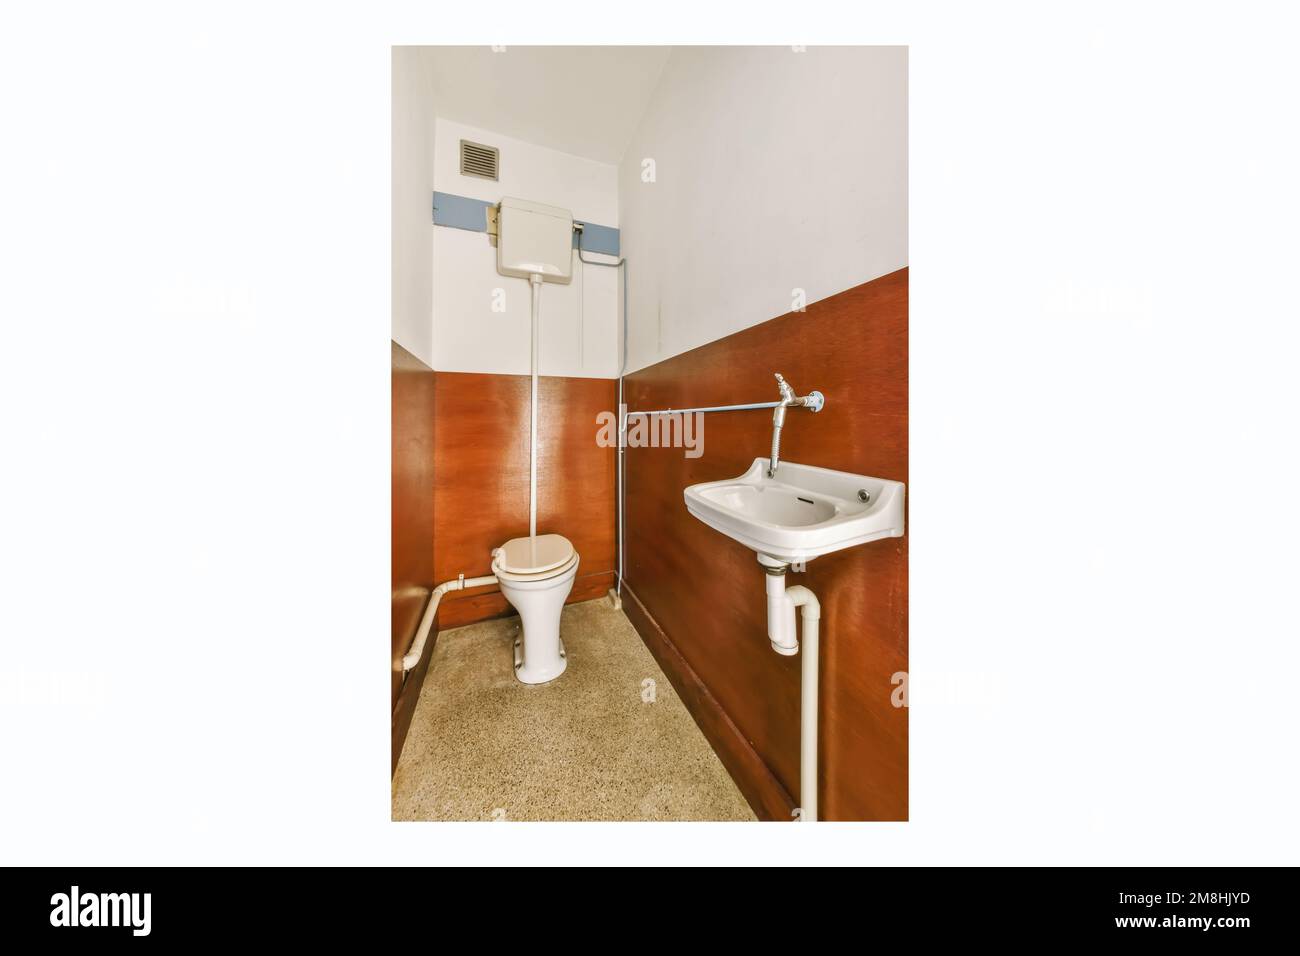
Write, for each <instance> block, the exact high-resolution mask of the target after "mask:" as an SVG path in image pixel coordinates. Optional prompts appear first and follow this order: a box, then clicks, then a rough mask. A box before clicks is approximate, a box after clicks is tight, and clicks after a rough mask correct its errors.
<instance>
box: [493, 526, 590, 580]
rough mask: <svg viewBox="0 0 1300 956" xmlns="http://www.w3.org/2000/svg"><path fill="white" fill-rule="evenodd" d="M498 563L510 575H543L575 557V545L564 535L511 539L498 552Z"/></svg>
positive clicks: (542, 535) (541, 535)
mask: <svg viewBox="0 0 1300 956" xmlns="http://www.w3.org/2000/svg"><path fill="white" fill-rule="evenodd" d="M495 557H496V563H497V564H498V565H499V566H500V567H501V570H503V571H506V572H508V573H510V574H541V573H542V572H543V571H550V570H551V569H553V568H558V567H559V566H560V565H562V564H564V563H565V562H566V561H568V560H569V559H570V558H571V557H573V544H572V543H571V542H570V541H569V539H568V538H566V537H565V536H564V535H562V534H539V535H538V536H537V537H535V538H511V539H510V540H509V541H507V542H506V543H505V544H503V545H501V547H500V548H498V549H497V550H496V554H495Z"/></svg>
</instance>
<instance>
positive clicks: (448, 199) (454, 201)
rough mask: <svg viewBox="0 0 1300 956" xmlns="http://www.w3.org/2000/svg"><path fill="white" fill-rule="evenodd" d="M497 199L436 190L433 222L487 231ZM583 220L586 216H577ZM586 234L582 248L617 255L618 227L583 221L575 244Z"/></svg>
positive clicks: (574, 237) (575, 234)
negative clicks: (491, 211) (494, 201)
mask: <svg viewBox="0 0 1300 956" xmlns="http://www.w3.org/2000/svg"><path fill="white" fill-rule="evenodd" d="M495 205H496V203H491V202H488V201H487V200H486V199H471V198H469V197H468V196H456V195H453V194H452V193H440V192H435V193H434V194H433V224H434V225H435V226H450V227H451V228H452V229H468V230H469V231H470V232H487V211H488V209H489V208H490V207H492V206H495ZM575 221H576V222H582V220H580V219H579V220H575ZM579 235H581V237H582V251H583V252H590V253H600V254H601V255H606V256H617V255H618V250H619V237H618V230H617V229H615V228H614V227H613V226H602V225H600V224H599V223H594V222H582V232H581V234H579V233H578V232H577V231H576V230H575V231H574V233H573V247H574V248H575V249H576V248H578V237H579Z"/></svg>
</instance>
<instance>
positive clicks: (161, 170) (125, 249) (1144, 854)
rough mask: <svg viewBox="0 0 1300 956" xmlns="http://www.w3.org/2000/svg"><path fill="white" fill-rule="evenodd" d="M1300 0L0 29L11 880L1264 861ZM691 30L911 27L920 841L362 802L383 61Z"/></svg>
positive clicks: (369, 701) (3, 822)
mask: <svg viewBox="0 0 1300 956" xmlns="http://www.w3.org/2000/svg"><path fill="white" fill-rule="evenodd" d="M503 6H504V7H505V8H507V9H502V7H503ZM850 9H852V10H854V11H855V12H854V13H853V14H852V16H854V17H855V18H856V19H854V20H853V21H851V22H850V21H846V20H845V19H844V18H845V17H847V16H849V15H850V14H849V13H848V11H849V10H850ZM1283 9H1284V8H1283V7H1281V6H1280V5H1277V6H1274V5H1267V4H1241V3H1238V4H1231V5H1229V4H1220V5H1209V4H1196V5H1189V4H1142V5H1138V4H1131V3H1127V4H1118V3H1090V4H1080V5H1076V6H1073V7H1071V8H1070V9H1068V10H1062V9H1060V8H1059V7H1058V5H1047V4H1034V3H1022V4H1012V3H981V4H969V3H966V4H962V3H949V4H939V3H933V4H924V5H921V4H914V5H906V6H904V5H902V4H888V5H873V4H858V5H856V6H854V7H852V8H850V7H848V6H846V5H844V4H824V5H817V4H813V3H807V2H805V3H800V4H796V5H789V4H781V5H776V4H765V5H764V4H758V5H753V4H751V5H750V6H748V7H746V8H745V9H744V14H743V16H741V15H740V13H739V10H740V8H738V7H735V6H734V5H733V6H732V7H729V8H724V9H722V10H720V11H718V12H706V11H705V10H704V9H703V8H702V7H701V6H700V5H699V4H698V3H690V4H679V3H654V4H649V5H645V6H642V7H638V6H629V5H618V4H614V5H610V4H609V3H607V2H606V3H599V4H573V5H571V6H570V7H568V8H567V9H563V10H561V11H560V13H559V15H556V13H555V10H556V7H555V6H554V5H550V6H546V7H544V8H538V7H536V6H534V5H526V4H521V3H506V4H498V5H494V7H493V8H492V9H491V10H490V11H487V12H485V13H483V14H480V15H479V16H480V17H481V19H480V22H478V23H473V22H470V21H469V20H467V19H465V17H466V14H465V13H464V11H463V8H451V7H447V6H445V5H433V4H427V3H420V4H415V3H412V4H404V5H397V4H393V5H386V6H384V5H376V4H367V5H364V6H363V5H359V4H358V5H356V6H355V7H354V8H353V9H352V10H351V11H350V12H339V11H336V10H325V9H323V8H321V7H320V6H319V5H314V4H306V3H301V4H283V5H267V4H232V3H225V4H221V5H215V4H214V5H211V6H210V7H208V8H207V9H202V8H198V9H196V8H193V7H189V6H187V7H186V8H185V9H181V8H180V7H179V6H178V5H175V4H162V3H158V4H114V5H112V6H111V7H107V6H104V5H96V4H89V3H85V4H59V5H46V6H41V7H35V6H32V7H29V8H28V9H26V10H19V9H17V8H16V7H15V6H9V7H6V9H5V12H4V14H3V15H2V16H3V21H4V22H3V26H2V27H0V35H3V36H4V37H5V44H4V45H5V51H4V55H3V56H0V98H3V111H2V113H0V115H2V116H3V120H2V121H0V122H3V134H4V140H5V145H4V147H3V149H2V150H0V197H2V198H0V242H2V243H3V258H0V263H3V265H2V267H0V268H2V270H3V273H4V275H3V279H2V280H0V329H2V333H0V334H2V335H3V339H2V340H0V409H3V412H2V414H3V422H4V436H3V446H2V447H3V451H4V454H3V459H4V466H3V467H4V471H3V479H0V480H2V485H0V561H2V564H0V580H2V581H3V598H2V600H0V642H2V648H3V651H2V653H3V656H2V657H0V766H3V768H4V787H3V790H0V846H3V848H4V849H3V859H4V862H6V863H40V864H75V865H90V864H134V863H140V864H143V863H151V864H169V863H348V862H351V863H360V862H403V863H443V862H452V861H462V862H474V863H498V862H505V861H520V862H537V863H553V862H559V863H568V862H577V861H583V860H587V861H601V862H605V863H610V864H680V863H683V862H727V863H760V862H762V863H768V862H775V861H795V860H798V861H805V862H813V861H824V862H831V861H837V862H862V863H936V862H944V863H957V862H962V863H1011V862H1017V863H1115V864H1121V863H1147V864H1180V863H1199V864H1217V863H1265V862H1269V863H1282V862H1288V863H1294V862H1296V856H1297V852H1296V851H1297V846H1298V844H1300V839H1298V838H1297V823H1296V815H1295V806H1296V804H1297V798H1298V797H1300V793H1298V792H1297V791H1298V790H1300V788H1298V787H1297V769H1296V768H1297V762H1296V760H1295V741H1294V735H1295V732H1296V729H1297V723H1298V722H1297V715H1296V710H1295V705H1294V700H1295V698H1296V693H1295V689H1294V684H1295V681H1296V678H1297V674H1300V654H1298V652H1297V644H1296V638H1297V615H1296V611H1295V599H1294V594H1295V592H1296V580H1297V570H1298V568H1297V557H1296V548H1295V545H1294V542H1295V540H1296V538H1297V530H1298V528H1297V525H1298V522H1297V512H1298V510H1300V504H1298V502H1300V481H1297V478H1298V476H1297V473H1296V472H1297V468H1296V465H1297V462H1296V450H1295V435H1296V427H1295V423H1294V415H1295V411H1296V409H1297V408H1300V400H1298V399H1300V396H1298V395H1297V391H1298V386H1297V375H1296V374H1295V357H1296V354H1297V344H1300V343H1297V331H1296V330H1297V319H1300V309H1298V308H1297V295H1296V285H1297V283H1296V281H1295V274H1296V263H1297V252H1298V251H1300V250H1297V241H1296V233H1297V226H1296V224H1297V222H1298V221H1300V208H1298V207H1300V202H1298V199H1300V195H1298V187H1297V182H1300V177H1297V174H1296V170H1297V169H1300V149H1298V146H1300V143H1298V141H1297V124H1296V122H1295V114H1296V97H1295V91H1296V90H1297V89H1300V75H1298V74H1300V61H1297V59H1296V58H1295V56H1294V38H1295V36H1296V31H1295V24H1294V23H1293V22H1287V20H1286V19H1285V18H1286V14H1285V13H1284V12H1282V11H1283ZM761 10H762V11H765V12H763V13H762V14H761V15H760V11H761ZM819 11H820V12H819ZM729 12H730V15H729ZM489 20H490V22H489ZM597 25H599V26H597ZM689 38H694V39H696V40H699V41H706V40H707V41H725V42H731V43H778V44H789V43H806V44H817V43H840V44H842V43H863V44H869V43H902V44H908V45H909V46H910V48H911V56H910V62H911V143H910V155H911V217H910V219H911V265H912V288H913V297H912V311H911V423H912V431H911V441H912V444H911V454H912V459H911V475H912V484H911V487H910V488H909V497H910V501H911V506H912V507H911V518H912V520H911V526H910V528H909V531H910V534H911V535H912V546H911V549H910V550H911V562H912V564H911V582H912V587H911V667H912V670H911V675H912V680H911V691H912V701H911V703H912V710H911V807H912V821H911V822H910V823H907V824H884V825H869V824H867V825H821V826H818V827H775V826H769V827H760V826H757V825H755V826H740V825H715V826H707V827H706V826H702V825H700V826H671V825H663V826H650V825H635V826H634V825H627V826H613V825H520V824H478V825H426V824H392V823H389V822H388V815H389V792H388V786H387V781H388V760H389V756H388V734H389V691H388V688H387V678H386V677H385V676H384V669H383V665H384V663H385V661H386V657H385V655H386V654H387V650H386V648H385V645H384V644H383V642H382V636H383V635H384V634H385V632H386V631H387V628H388V622H387V617H388V603H387V594H388V588H389V582H388V554H389V551H388V521H389V518H388V496H389V484H388V466H389V449H388V414H389V406H388V341H387V340H388V325H389V304H388V299H389V249H388V245H389V224H388V218H389V156H388V153H389V134H388V124H389V78H390V71H389V46H390V45H391V44H394V43H456V42H466V43H470V42H473V43H504V44H521V43H569V42H589V43H605V42H635V43H650V42H682V41H683V40H685V39H689ZM791 132H792V135H797V132H798V131H795V130H792V131H791ZM755 652H756V653H758V652H759V651H758V650H756V651H755Z"/></svg>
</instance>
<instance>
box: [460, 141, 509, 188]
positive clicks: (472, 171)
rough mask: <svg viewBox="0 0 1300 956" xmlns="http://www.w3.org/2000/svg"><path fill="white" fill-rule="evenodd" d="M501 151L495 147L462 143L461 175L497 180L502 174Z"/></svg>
mask: <svg viewBox="0 0 1300 956" xmlns="http://www.w3.org/2000/svg"><path fill="white" fill-rule="evenodd" d="M500 166H501V151H500V150H499V149H497V148H496V147H495V146H484V145H483V144H482V143H471V142H470V141H469V140H467V139H462V140H461V141H460V173H461V175H462V176H479V177H481V178H482V179H497V178H498V176H499V173H500Z"/></svg>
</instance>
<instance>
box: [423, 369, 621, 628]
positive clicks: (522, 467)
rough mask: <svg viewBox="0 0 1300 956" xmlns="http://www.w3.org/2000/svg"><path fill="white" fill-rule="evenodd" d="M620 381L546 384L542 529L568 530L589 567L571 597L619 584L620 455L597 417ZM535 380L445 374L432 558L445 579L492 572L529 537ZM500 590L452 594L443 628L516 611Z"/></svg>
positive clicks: (547, 380) (541, 407) (541, 388)
mask: <svg viewBox="0 0 1300 956" xmlns="http://www.w3.org/2000/svg"><path fill="white" fill-rule="evenodd" d="M617 394H618V392H617V383H616V382H615V381H613V380H611V379H607V378H559V377H550V376H543V377H542V378H541V379H540V380H539V382H538V399H539V401H538V432H539V435H540V441H539V446H538V447H539V450H540V454H539V457H538V462H537V531H538V533H539V534H549V533H554V534H562V535H564V536H565V537H566V538H568V539H569V540H570V541H572V542H573V546H574V548H575V549H577V551H578V554H579V556H580V561H581V563H580V564H579V566H578V578H577V580H575V581H574V585H573V591H572V592H571V593H570V595H569V601H570V602H574V601H585V600H590V599H591V598H594V597H599V596H601V595H602V594H604V593H605V592H606V591H607V590H608V589H609V588H610V587H612V586H613V574H612V572H613V571H614V567H615V546H614V520H615V519H614V467H615V454H616V450H615V449H614V448H613V447H601V446H599V445H598V444H597V441H596V438H597V432H598V429H599V426H598V425H597V415H598V414H599V413H601V412H613V411H614V404H615V400H616V397H617ZM529 395H530V379H529V376H527V375H490V374H480V373H469V372H439V373H438V384H437V402H438V432H437V460H438V468H437V473H436V476H435V480H434V494H435V498H436V501H437V507H436V516H437V519H436V527H435V532H436V535H437V540H438V548H437V553H436V555H435V559H434V569H435V577H436V578H437V580H438V581H448V580H452V579H454V578H455V577H456V575H458V574H462V573H463V574H464V575H465V576H466V577H475V576H478V575H484V574H490V573H491V565H492V549H493V548H496V547H499V546H500V545H502V544H504V543H505V542H506V541H508V540H509V539H510V538H517V537H521V536H524V535H527V534H528V417H529ZM511 611H512V609H511V608H510V606H509V605H508V604H507V603H506V600H505V598H504V597H502V596H501V594H500V592H499V590H498V589H497V587H496V585H490V586H489V587H486V588H475V589H471V590H466V591H460V592H454V593H452V594H449V595H447V597H445V598H443V601H442V604H441V606H440V607H439V609H438V623H439V626H440V627H444V628H446V627H456V626H459V625H461V624H469V623H472V622H474V621H479V620H484V619H486V618H490V617H498V616H500V615H503V614H508V613H511Z"/></svg>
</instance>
